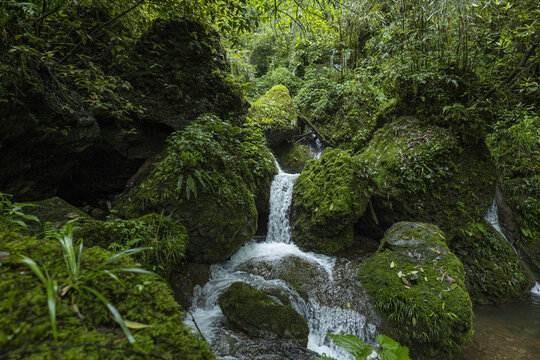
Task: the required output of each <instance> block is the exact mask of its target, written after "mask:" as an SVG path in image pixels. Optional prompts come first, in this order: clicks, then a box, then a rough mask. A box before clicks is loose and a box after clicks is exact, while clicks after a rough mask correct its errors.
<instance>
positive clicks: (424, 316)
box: [359, 222, 472, 359]
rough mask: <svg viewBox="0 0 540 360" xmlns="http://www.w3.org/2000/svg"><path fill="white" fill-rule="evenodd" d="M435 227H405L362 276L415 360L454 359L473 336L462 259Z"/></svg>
mask: <svg viewBox="0 0 540 360" xmlns="http://www.w3.org/2000/svg"><path fill="white" fill-rule="evenodd" d="M445 240H446V238H445V236H444V234H443V232H442V231H441V230H439V228H438V227H437V226H435V225H432V224H424V223H407V222H400V223H396V224H395V225H393V226H392V227H391V228H390V229H388V230H387V232H386V233H385V236H384V238H383V239H382V240H381V245H380V246H379V249H378V250H377V253H376V254H375V255H373V256H372V257H370V258H369V259H368V260H367V261H366V262H365V264H364V265H363V266H362V267H361V269H360V272H359V276H360V279H361V281H362V283H363V285H364V286H365V288H366V290H367V292H368V294H369V295H370V297H371V299H372V301H373V302H374V304H375V306H376V307H377V308H378V309H379V310H380V311H381V312H382V313H383V314H384V315H385V316H386V319H387V320H388V322H389V324H390V326H391V328H392V331H391V335H392V336H393V337H394V338H395V339H396V340H398V341H399V342H400V343H402V344H405V345H407V346H408V347H409V348H410V350H411V356H412V357H413V358H415V359H451V358H452V356H453V355H454V354H456V353H457V352H459V350H460V348H461V345H462V344H463V343H465V342H466V341H468V340H470V338H471V335H472V303H471V301H470V298H469V294H468V292H467V287H466V284H465V271H464V269H463V265H462V264H461V262H460V261H459V259H458V258H457V257H456V256H455V255H454V254H452V253H451V252H450V251H449V250H448V247H447V245H446V244H445Z"/></svg>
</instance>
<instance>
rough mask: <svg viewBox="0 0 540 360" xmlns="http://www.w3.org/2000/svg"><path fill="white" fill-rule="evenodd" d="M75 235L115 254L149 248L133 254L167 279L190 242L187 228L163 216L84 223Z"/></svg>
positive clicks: (180, 261) (79, 225)
mask: <svg viewBox="0 0 540 360" xmlns="http://www.w3.org/2000/svg"><path fill="white" fill-rule="evenodd" d="M75 236H76V237H80V238H83V239H85V243H86V244H87V245H91V246H100V247H102V248H104V249H110V250H113V251H121V250H130V249H133V248H137V247H143V248H148V249H147V250H146V251H143V252H141V253H138V254H132V255H134V257H135V258H136V259H137V260H138V261H140V262H141V263H142V264H143V265H144V266H145V267H146V268H150V269H152V270H154V271H157V272H158V273H160V274H162V275H163V277H165V278H167V277H169V276H170V275H171V274H172V273H173V272H174V269H175V268H176V267H177V266H179V265H180V264H181V263H182V262H183V261H184V260H185V252H186V247H187V243H188V235H187V230H186V228H185V227H184V226H183V225H182V224H180V223H179V222H178V221H175V220H173V219H172V218H170V217H167V216H165V215H163V214H148V215H145V216H142V217H140V218H137V219H131V220H122V219H114V220H109V221H98V220H93V221H84V222H80V223H78V224H77V227H76V229H75Z"/></svg>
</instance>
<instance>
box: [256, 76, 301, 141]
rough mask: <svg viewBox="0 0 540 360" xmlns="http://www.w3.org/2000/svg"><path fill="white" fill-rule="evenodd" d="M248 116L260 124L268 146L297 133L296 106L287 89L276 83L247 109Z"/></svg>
mask: <svg viewBox="0 0 540 360" xmlns="http://www.w3.org/2000/svg"><path fill="white" fill-rule="evenodd" d="M248 116H249V117H250V118H251V119H252V121H254V122H255V123H256V124H258V125H259V126H261V128H262V129H263V131H264V135H265V136H266V140H267V142H268V145H269V146H270V147H275V146H277V145H279V144H282V143H284V142H285V141H287V140H289V139H290V138H291V137H293V136H294V135H298V133H299V130H298V123H297V114H296V108H295V107H294V104H293V102H292V99H291V96H290V95H289V90H287V88H286V87H285V86H283V85H276V86H274V87H273V88H271V89H270V90H268V92H267V93H266V94H264V95H263V96H262V97H261V98H260V99H259V100H257V101H255V102H254V103H253V104H252V105H251V108H250V109H249V112H248Z"/></svg>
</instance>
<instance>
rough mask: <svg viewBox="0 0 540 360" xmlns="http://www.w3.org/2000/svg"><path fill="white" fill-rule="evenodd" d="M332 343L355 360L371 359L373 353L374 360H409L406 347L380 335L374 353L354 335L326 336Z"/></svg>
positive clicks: (323, 357) (322, 359)
mask: <svg viewBox="0 0 540 360" xmlns="http://www.w3.org/2000/svg"><path fill="white" fill-rule="evenodd" d="M328 337H330V338H331V339H332V340H334V342H335V343H336V344H337V345H338V346H339V347H342V348H343V349H345V350H347V352H349V353H350V354H351V355H353V356H354V357H355V360H367V359H368V357H369V358H370V359H373V357H371V356H372V354H373V352H375V353H376V354H377V357H376V358H375V359H382V360H385V359H394V360H411V358H410V357H409V349H408V348H407V347H406V346H401V345H399V343H398V342H397V341H395V340H393V339H392V338H390V337H388V336H386V335H383V334H380V335H379V336H377V342H378V343H379V345H380V347H381V348H380V350H379V351H376V350H375V349H374V348H373V347H372V346H370V345H366V344H365V343H364V342H363V341H362V339H360V338H358V337H356V336H354V335H328ZM318 359H320V360H325V359H327V360H335V359H333V358H330V357H327V356H322V357H320V358H318Z"/></svg>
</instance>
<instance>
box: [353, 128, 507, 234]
mask: <svg viewBox="0 0 540 360" xmlns="http://www.w3.org/2000/svg"><path fill="white" fill-rule="evenodd" d="M359 159H360V161H361V162H363V163H364V164H366V165H368V166H369V167H371V168H372V169H373V173H372V178H373V179H374V181H375V183H376V186H375V190H374V193H373V197H372V204H373V210H374V211H373V212H369V213H368V212H366V214H364V216H363V218H362V219H361V221H360V223H359V226H358V231H360V232H362V233H365V234H369V235H371V236H372V237H373V238H380V237H381V236H382V233H383V232H384V230H385V229H387V228H388V227H389V226H391V225H392V224H394V223H395V222H398V221H422V222H429V223H435V224H436V225H438V226H439V227H440V228H441V229H442V230H443V231H444V232H445V233H446V234H447V236H448V238H452V237H453V236H454V234H455V232H456V231H457V229H458V228H459V227H460V226H463V225H465V224H466V223H468V222H470V221H479V220H481V219H482V218H483V217H484V215H485V214H486V211H487V209H488V208H489V206H490V205H491V203H492V201H493V198H494V195H495V183H496V174H495V165H494V163H493V161H492V160H491V157H490V155H489V152H488V151H487V148H486V147H485V145H484V144H483V143H481V144H477V145H474V146H472V145H470V146H468V147H464V146H462V144H461V142H460V140H459V138H457V137H456V136H454V135H453V134H452V133H451V132H450V130H448V129H444V128H441V127H437V126H430V125H422V124H421V123H420V122H419V121H417V120H415V119H412V118H402V119H398V120H396V121H394V122H392V123H389V124H387V125H385V126H384V127H382V128H381V129H379V130H378V131H377V132H376V133H375V135H374V137H373V139H372V140H371V141H370V143H369V145H368V146H367V148H366V149H365V151H364V152H362V153H361V154H360V155H359Z"/></svg>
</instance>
